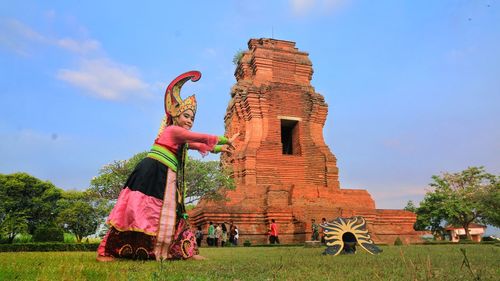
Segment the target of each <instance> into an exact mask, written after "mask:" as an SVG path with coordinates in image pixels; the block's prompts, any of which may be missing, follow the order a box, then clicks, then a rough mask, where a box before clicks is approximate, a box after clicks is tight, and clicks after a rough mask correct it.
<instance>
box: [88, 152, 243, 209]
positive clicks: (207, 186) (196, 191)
mask: <svg viewBox="0 0 500 281" xmlns="http://www.w3.org/2000/svg"><path fill="white" fill-rule="evenodd" d="M146 155H147V152H141V153H138V154H136V155H134V156H133V157H132V158H130V159H129V160H121V161H113V162H112V163H111V164H108V165H105V166H104V167H103V168H102V169H101V170H100V171H99V175H98V176H97V177H94V178H93V179H92V181H91V184H90V185H91V187H90V189H89V191H91V192H93V193H94V194H97V195H99V196H100V197H101V198H106V199H109V200H115V199H117V198H118V195H119V194H120V191H121V190H122V188H123V186H124V185H125V183H126V181H127V178H128V176H129V175H130V174H131V173H132V171H133V170H134V168H135V166H136V165H137V164H138V163H139V162H140V161H141V160H142V159H144V158H145V157H146ZM185 182H186V202H185V203H186V204H189V203H193V202H196V201H197V200H199V199H200V198H201V197H204V198H206V199H208V200H221V199H224V198H226V197H225V195H224V192H220V191H221V188H222V187H223V188H224V189H234V181H233V179H232V177H231V176H230V171H229V170H227V169H225V168H223V167H222V166H221V164H220V161H201V160H197V159H193V158H191V157H188V160H187V163H186V169H185Z"/></svg>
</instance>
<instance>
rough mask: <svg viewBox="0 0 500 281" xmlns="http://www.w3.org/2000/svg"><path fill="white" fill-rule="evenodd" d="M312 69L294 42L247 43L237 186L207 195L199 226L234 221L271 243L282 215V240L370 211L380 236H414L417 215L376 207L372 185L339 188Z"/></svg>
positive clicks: (230, 112)
mask: <svg viewBox="0 0 500 281" xmlns="http://www.w3.org/2000/svg"><path fill="white" fill-rule="evenodd" d="M312 74H313V69H312V63H311V61H310V60H309V57H308V53H306V52H302V51H299V50H298V49H297V48H296V47H295V43H294V42H290V41H284V40H276V39H251V40H250V41H249V42H248V50H247V51H245V52H244V53H243V56H242V57H241V59H240V60H239V62H238V66H237V68H236V71H235V77H236V81H237V82H236V84H235V85H234V86H233V87H232V89H231V100H230V102H229V104H228V107H227V111H226V116H225V118H224V119H225V120H224V121H225V128H226V135H227V136H229V135H232V134H233V133H235V132H240V136H239V138H238V140H237V142H236V146H237V149H236V152H235V153H234V154H233V156H232V157H230V158H225V157H223V158H222V161H223V162H224V163H225V164H227V165H231V167H232V168H233V171H234V176H235V181H236V186H237V188H236V190H232V191H227V197H228V198H229V199H230V201H227V202H207V201H203V200H202V201H201V202H200V203H199V204H198V206H197V207H196V208H195V209H194V210H193V211H192V212H191V221H192V223H193V224H195V225H204V226H206V225H207V223H208V222H209V221H213V222H230V221H233V222H234V223H235V224H236V225H237V226H238V228H239V230H240V240H241V241H243V240H250V241H252V242H254V243H265V242H266V241H267V229H268V227H269V220H270V219H275V220H276V222H277V223H278V226H279V230H280V233H279V236H280V240H281V241H282V242H284V243H297V242H303V241H305V240H306V239H309V235H310V221H311V219H312V218H315V219H316V221H320V220H321V218H322V217H325V218H327V219H328V220H332V219H334V218H336V217H338V216H352V215H364V216H365V218H366V220H367V222H368V229H369V230H371V231H372V234H373V235H372V236H373V238H374V240H375V241H377V240H378V241H384V242H390V241H385V240H390V239H393V237H397V236H401V235H406V236H408V235H409V236H408V237H410V236H411V237H410V238H411V240H415V237H416V236H415V235H414V234H415V233H414V231H413V228H412V226H413V223H414V221H415V215H414V214H413V213H411V212H406V211H401V210H376V209H375V202H374V201H373V199H372V198H371V196H370V194H369V193H368V192H367V191H366V190H362V189H341V188H340V184H339V180H338V173H339V170H338V168H337V159H336V157H335V156H334V154H333V153H332V152H331V151H330V149H329V148H328V146H327V145H326V144H325V142H324V139H323V127H324V124H325V121H326V117H327V113H328V105H327V104H326V103H325V100H324V98H323V96H322V95H321V94H319V93H316V92H315V90H314V88H313V87H312V85H311V83H310V82H311V78H312ZM396 225H397V227H396ZM381 226H383V227H382V228H381ZM204 229H205V231H206V228H204ZM379 229H380V231H378V230H379ZM391 229H392V230H391ZM374 231H375V233H373V232H374ZM377 232H378V233H379V234H380V235H377ZM414 236H415V237H414ZM385 238H387V239H385ZM410 238H408V241H409V239H410Z"/></svg>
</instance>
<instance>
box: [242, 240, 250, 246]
mask: <svg viewBox="0 0 500 281" xmlns="http://www.w3.org/2000/svg"><path fill="white" fill-rule="evenodd" d="M243 246H244V247H250V246H252V242H250V240H245V242H243Z"/></svg>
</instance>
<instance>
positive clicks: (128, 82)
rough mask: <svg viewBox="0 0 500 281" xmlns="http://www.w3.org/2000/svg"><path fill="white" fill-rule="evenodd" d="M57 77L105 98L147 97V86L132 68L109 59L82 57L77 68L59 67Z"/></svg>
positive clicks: (95, 95)
mask: <svg viewBox="0 0 500 281" xmlns="http://www.w3.org/2000/svg"><path fill="white" fill-rule="evenodd" d="M57 78H58V79H60V80H63V81H66V82H68V83H70V84H72V85H73V86H76V87H78V88H81V89H83V90H85V91H86V93H88V94H90V95H92V96H94V97H97V98H102V99H106V100H122V99H124V98H126V97H127V96H130V95H140V96H143V97H149V94H148V93H147V90H148V88H149V86H148V85H147V84H146V83H144V82H143V81H142V80H141V79H140V78H139V75H138V73H137V71H136V70H135V69H134V68H132V67H129V66H125V65H119V64H117V63H115V62H113V61H111V60H109V59H92V60H88V59H83V60H82V61H81V64H80V67H79V68H78V69H77V70H71V69H61V70H59V71H58V73H57Z"/></svg>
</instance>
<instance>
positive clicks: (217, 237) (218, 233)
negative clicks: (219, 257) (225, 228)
mask: <svg viewBox="0 0 500 281" xmlns="http://www.w3.org/2000/svg"><path fill="white" fill-rule="evenodd" d="M221 238H222V227H221V226H220V224H217V226H216V227H215V247H219V244H220V242H221Z"/></svg>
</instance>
